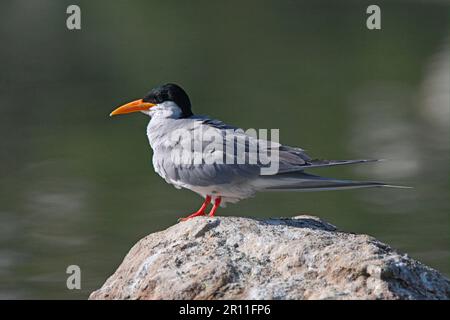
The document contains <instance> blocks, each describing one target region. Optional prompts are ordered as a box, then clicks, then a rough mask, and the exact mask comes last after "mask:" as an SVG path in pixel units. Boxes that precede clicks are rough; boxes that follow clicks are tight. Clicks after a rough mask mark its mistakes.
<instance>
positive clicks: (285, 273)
mask: <svg viewBox="0 0 450 320" xmlns="http://www.w3.org/2000/svg"><path fill="white" fill-rule="evenodd" d="M449 298H450V281H449V280H448V279H446V278H445V277H444V276H443V275H441V274H440V273H439V272H437V271H436V270H433V269H431V268H429V267H427V266H425V265H423V264H421V263H420V262H417V261H415V260H413V259H411V258H409V257H408V256H407V255H404V254H400V253H398V252H396V251H395V250H393V249H391V248H390V247H389V246H387V245H386V244H383V243H381V242H379V241H378V240H376V239H374V238H372V237H369V236H367V235H357V234H352V233H346V232H340V231H338V230H337V229H336V227H334V226H333V225H331V224H329V223H326V222H323V221H321V220H320V219H318V218H315V217H310V216H299V217H295V218H292V219H284V218H281V219H268V220H257V219H250V218H237V217H216V218H205V217H198V218H195V219H191V220H189V221H187V222H182V223H178V224H176V225H174V226H172V227H170V228H168V229H167V230H164V231H161V232H157V233H153V234H150V235H149V236H147V237H145V238H144V239H142V240H140V241H139V242H138V243H137V244H136V245H135V246H134V247H133V248H132V249H131V250H130V252H129V253H128V254H127V256H126V257H125V259H124V261H123V262H122V264H121V265H120V267H119V268H118V269H117V271H116V272H115V273H114V274H113V275H112V276H111V277H110V278H109V279H108V280H107V281H106V283H105V284H104V285H103V287H102V288H101V289H99V290H97V291H95V292H93V293H92V294H91V296H90V299H449Z"/></svg>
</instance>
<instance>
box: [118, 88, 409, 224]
mask: <svg viewBox="0 0 450 320" xmlns="http://www.w3.org/2000/svg"><path fill="white" fill-rule="evenodd" d="M132 112H141V113H143V114H145V115H147V116H149V117H150V121H149V123H148V126H147V137H148V141H149V144H150V147H151V148H152V149H153V157H152V163H153V167H154V170H155V171H156V173H158V174H159V175H160V176H161V177H162V178H163V179H164V180H165V181H166V182H167V183H169V184H172V185H174V186H175V187H176V188H177V189H181V188H185V189H189V190H191V191H193V192H195V193H197V194H198V195H200V196H201V197H202V198H203V199H204V201H203V203H202V205H201V207H200V208H199V209H198V210H197V211H195V212H194V213H192V214H190V215H188V216H186V217H183V218H180V219H179V221H186V220H189V219H191V218H194V217H198V216H203V215H207V213H206V211H207V208H208V206H209V205H210V204H212V208H211V209H210V211H209V213H208V215H209V216H210V217H214V216H215V214H216V211H217V209H218V208H219V206H222V207H224V206H226V204H227V203H236V202H238V201H240V200H243V199H247V198H250V197H253V196H255V194H256V193H257V192H263V191H322V190H341V189H354V188H369V187H401V186H395V185H390V184H387V183H384V182H377V181H354V180H341V179H334V178H327V177H322V176H318V175H315V174H311V173H309V170H311V169H317V168H323V167H331V166H339V165H350V164H356V163H368V162H377V161H380V160H378V159H359V160H321V159H313V158H311V157H310V156H309V155H308V154H307V153H306V152H305V151H304V150H303V149H302V148H299V147H291V146H287V145H282V144H280V143H278V142H273V141H269V140H264V139H258V138H257V137H254V136H253V135H249V134H247V133H245V132H244V131H243V130H242V129H240V128H238V127H235V126H232V125H228V124H226V123H225V122H222V121H220V120H217V119H213V118H210V117H208V116H202V115H195V114H194V113H193V112H192V106H191V101H190V99H189V96H188V95H187V93H186V92H185V90H183V89H182V88H181V87H180V86H179V85H177V84H174V83H167V84H164V85H161V86H158V87H155V88H153V89H151V90H150V91H149V92H148V93H147V94H146V95H145V96H144V97H143V98H141V99H138V100H134V101H132V102H129V103H126V104H124V105H121V106H120V107H118V108H116V109H115V110H114V111H112V112H111V113H110V116H115V115H119V114H127V113H132ZM196 132H207V133H208V135H209V136H210V137H211V136H214V137H222V138H223V139H224V140H223V141H225V142H226V143H229V144H231V145H232V146H233V147H235V148H230V149H231V151H230V150H229V149H227V148H223V147H222V148H219V147H220V143H219V144H213V145H212V147H211V144H208V143H207V142H208V141H204V140H202V139H203V135H198V134H196ZM261 141H262V142H264V143H267V144H266V147H265V150H266V151H269V152H275V151H277V157H278V158H277V160H278V168H277V171H276V172H274V173H271V174H262V170H263V169H264V168H266V169H267V164H262V163H261V162H258V161H256V162H252V163H250V162H249V161H244V162H242V161H241V162H239V161H236V160H237V157H238V156H239V155H237V152H236V150H237V149H239V147H240V149H239V150H241V151H242V153H243V156H244V158H245V159H248V158H249V157H250V156H251V152H250V149H251V150H255V149H252V147H255V146H258V147H259V146H260V145H263V143H261ZM195 145H197V146H201V147H205V146H206V147H208V146H209V150H208V151H207V152H206V154H207V156H209V157H212V158H213V159H216V160H217V159H222V160H223V159H224V158H226V159H228V160H231V161H228V162H227V161H225V162H224V161H222V162H221V161H209V162H207V161H204V160H206V159H200V160H199V159H198V158H197V161H192V159H195V158H196V156H199V157H200V158H201V156H202V153H201V152H200V155H199V152H197V150H196V149H195V148H194V147H193V146H195ZM307 171H308V172H307Z"/></svg>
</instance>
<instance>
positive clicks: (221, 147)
mask: <svg viewBox="0 0 450 320" xmlns="http://www.w3.org/2000/svg"><path fill="white" fill-rule="evenodd" d="M179 126H180V127H183V128H184V129H187V130H189V132H190V134H187V135H186V136H187V138H186V137H184V138H186V139H191V141H190V143H183V142H181V141H179V142H178V143H171V144H170V145H163V146H159V148H158V150H155V153H154V156H153V157H154V159H153V162H154V166H155V169H157V171H158V173H159V174H160V175H161V176H163V177H164V178H165V179H166V180H167V181H168V182H169V183H174V184H183V185H190V186H210V185H212V184H214V185H220V184H230V183H239V182H240V181H247V180H249V179H253V178H256V177H258V175H259V172H260V167H259V166H258V165H257V164H253V165H252V164H248V163H242V164H240V163H238V162H237V161H236V154H235V152H231V151H230V150H229V149H228V148H227V147H226V144H227V143H230V136H229V132H230V131H228V132H227V130H233V131H234V130H236V129H237V128H236V127H233V126H229V125H227V124H225V123H223V122H221V121H219V120H214V119H210V118H207V117H199V116H196V117H192V118H190V119H186V120H184V121H183V120H181V121H180V122H179ZM198 129H201V131H198V132H201V134H202V136H197V132H195V130H198ZM238 135H240V134H238ZM211 137H217V141H211V139H210V138H211ZM219 138H220V139H219ZM233 140H234V139H233ZM199 141H200V142H199ZM198 143H201V151H202V153H201V154H200V155H199V154H198ZM233 143H234V146H235V148H234V150H235V151H237V150H238V149H239V147H240V144H242V142H241V141H239V140H236V141H234V142H233ZM244 143H246V144H248V143H249V142H248V141H246V142H244ZM196 156H200V157H201V159H200V160H201V162H200V163H199V162H196V161H195V159H194V158H195V157H196ZM230 159H231V160H230ZM230 162H231V163H230Z"/></svg>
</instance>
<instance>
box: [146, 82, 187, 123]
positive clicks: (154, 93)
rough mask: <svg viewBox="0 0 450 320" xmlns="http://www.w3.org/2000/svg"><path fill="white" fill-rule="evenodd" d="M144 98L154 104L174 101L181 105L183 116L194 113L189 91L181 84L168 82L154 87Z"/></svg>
mask: <svg viewBox="0 0 450 320" xmlns="http://www.w3.org/2000/svg"><path fill="white" fill-rule="evenodd" d="M142 100H143V101H144V102H150V103H154V104H159V103H163V102H165V101H173V102H175V103H176V104H177V105H178V106H179V107H180V109H181V111H182V114H181V117H182V118H186V117H190V116H192V115H193V113H192V110H191V101H190V100H189V97H188V95H187V93H186V92H185V91H184V90H183V89H182V88H181V87H180V86H178V85H176V84H173V83H167V84H165V85H162V86H160V87H156V88H153V89H152V90H151V91H150V92H149V93H148V94H147V95H146V96H145V97H144V98H143V99H142Z"/></svg>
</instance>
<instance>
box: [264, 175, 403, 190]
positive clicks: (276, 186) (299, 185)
mask: <svg viewBox="0 0 450 320" xmlns="http://www.w3.org/2000/svg"><path fill="white" fill-rule="evenodd" d="M258 185H259V186H260V187H262V189H264V190H266V191H325V190H338V189H339V190H342V189H357V188H374V187H389V188H409V187H403V186H394V185H390V184H387V183H384V182H378V181H354V180H340V179H331V178H325V177H320V176H315V175H312V174H308V173H304V172H294V173H285V174H280V175H276V176H272V177H267V178H263V179H260V181H259V182H258Z"/></svg>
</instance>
